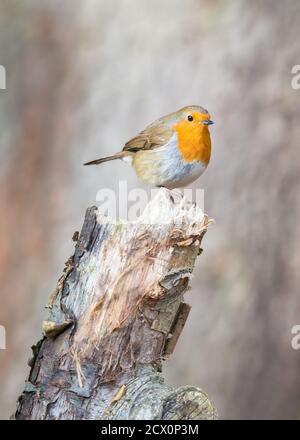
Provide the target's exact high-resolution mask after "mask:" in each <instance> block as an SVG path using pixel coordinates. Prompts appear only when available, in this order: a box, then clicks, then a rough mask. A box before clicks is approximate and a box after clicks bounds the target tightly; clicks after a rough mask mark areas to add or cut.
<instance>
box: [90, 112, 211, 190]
mask: <svg viewBox="0 0 300 440" xmlns="http://www.w3.org/2000/svg"><path fill="white" fill-rule="evenodd" d="M211 124H213V121H212V120H211V119H210V114H209V113H208V111H207V110H205V109H204V108H203V107H200V106H197V105H189V106H187V107H183V108H182V109H180V110H178V111H177V112H174V113H171V114H169V115H166V116H163V117H161V118H159V119H157V120H156V121H155V122H153V123H152V124H150V125H148V126H147V127H146V128H145V129H144V130H143V131H141V132H140V133H139V134H138V135H137V136H136V137H134V138H132V139H131V140H130V141H128V142H127V143H126V144H125V146H124V148H123V150H122V151H120V152H119V153H116V154H114V155H112V156H107V157H103V158H101V159H96V160H93V161H91V162H87V163H85V164H84V165H98V164H100V163H103V162H107V161H110V160H115V159H121V160H123V161H125V162H128V163H130V164H131V165H132V166H133V168H134V169H135V171H136V174H137V175H138V176H139V177H140V178H141V179H142V180H144V181H145V182H147V183H149V184H150V185H154V186H157V187H161V186H164V187H166V188H168V189H174V188H181V187H184V186H186V185H188V184H189V183H191V182H193V181H194V180H196V179H197V178H198V177H200V176H201V174H202V173H203V172H204V171H205V169H206V167H207V165H208V163H209V160H210V153H211V140H210V134H209V129H208V126H209V125H211Z"/></svg>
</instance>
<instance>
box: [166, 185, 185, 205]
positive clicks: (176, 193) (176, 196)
mask: <svg viewBox="0 0 300 440" xmlns="http://www.w3.org/2000/svg"><path fill="white" fill-rule="evenodd" d="M168 191H169V196H170V199H171V200H172V202H173V203H175V201H177V200H178V201H180V200H182V199H183V192H182V190H181V189H179V188H172V189H168Z"/></svg>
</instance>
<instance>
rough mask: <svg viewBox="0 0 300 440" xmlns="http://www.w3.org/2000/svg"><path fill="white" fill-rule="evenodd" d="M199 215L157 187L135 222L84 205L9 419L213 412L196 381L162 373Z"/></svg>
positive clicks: (181, 320) (182, 317)
mask: <svg viewBox="0 0 300 440" xmlns="http://www.w3.org/2000/svg"><path fill="white" fill-rule="evenodd" d="M177 196H178V195H177ZM208 224H209V220H208V218H207V216H205V215H204V214H203V212H202V211H201V210H200V208H198V207H197V206H195V205H194V204H192V203H190V202H187V201H186V200H185V199H184V198H183V197H182V196H178V197H176V198H175V199H174V197H173V193H172V192H170V191H168V190H166V189H164V188H162V189H160V190H159V191H158V193H157V195H156V196H155V197H154V198H153V200H152V201H150V203H149V204H148V205H147V207H146V209H145V211H144V213H143V214H142V216H141V217H139V218H138V219H137V220H136V221H134V222H122V221H120V222H115V221H112V220H111V219H109V218H107V217H105V216H103V215H102V214H101V213H100V212H99V211H98V209H97V208H96V207H92V208H89V209H88V210H87V212H86V216H85V221H84V225H83V228H82V231H81V233H80V235H79V237H75V240H76V241H77V243H76V247H75V253H74V255H73V256H72V257H71V258H70V259H69V260H68V261H67V263H66V267H65V269H64V273H63V276H62V277H61V278H60V280H59V282H58V284H57V287H56V289H55V292H54V293H53V294H52V296H51V298H50V300H49V304H48V307H49V317H48V319H47V321H44V323H43V334H44V336H43V338H42V339H41V340H40V341H39V342H38V343H37V344H36V345H35V346H33V347H32V350H33V358H32V359H31V360H30V366H31V371H30V374H29V378H28V381H27V382H26V385H25V389H24V391H23V394H22V395H21V396H20V398H19V401H18V405H17V411H16V414H15V418H16V419H35V420H39V419H42V420H45V419H55V420H57V419H64V420H65V419H98V420H99V419H110V420H112V419H113V420H118V419H122V420H136V419H148V420H157V419H164V420H171V419H176V420H180V419H194V420H199V419H214V418H216V410H215V407H214V405H213V404H212V403H211V401H210V400H209V399H208V397H207V396H206V394H205V393H204V392H203V391H201V390H200V389H198V388H195V387H192V386H185V387H180V388H178V389H175V390H173V389H172V388H171V387H169V386H167V385H166V384H165V383H164V380H163V377H162V374H161V364H162V360H163V359H166V358H168V357H169V356H170V355H171V354H172V352H173V350H174V348H175V345H176V342H177V340H178V337H179V335H180V333H181V331H182V328H183V326H184V324H185V321H186V319H187V316H188V313H189V310H190V306H189V305H188V304H186V303H185V302H183V294H184V293H185V291H186V290H187V288H188V283H189V279H190V277H191V274H192V271H193V268H194V264H195V260H196V258H197V255H199V254H200V252H201V248H200V245H201V240H202V237H203V235H204V233H205V232H206V230H207V226H208ZM195 337H196V335H195Z"/></svg>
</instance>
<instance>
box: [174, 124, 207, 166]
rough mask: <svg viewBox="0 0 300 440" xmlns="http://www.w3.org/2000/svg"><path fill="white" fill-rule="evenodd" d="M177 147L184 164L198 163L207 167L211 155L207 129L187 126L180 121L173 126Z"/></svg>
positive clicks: (198, 126) (204, 126) (201, 126)
mask: <svg viewBox="0 0 300 440" xmlns="http://www.w3.org/2000/svg"><path fill="white" fill-rule="evenodd" d="M174 129H175V130H176V132H177V137H178V147H179V150H180V152H181V154H182V157H183V159H184V160H185V161H186V162H193V161H200V162H202V163H203V164H204V165H208V163H209V160H210V154H211V140H210V134H209V130H208V127H207V126H206V125H202V124H189V123H188V122H186V121H184V120H182V121H180V122H178V123H177V124H175V126H174Z"/></svg>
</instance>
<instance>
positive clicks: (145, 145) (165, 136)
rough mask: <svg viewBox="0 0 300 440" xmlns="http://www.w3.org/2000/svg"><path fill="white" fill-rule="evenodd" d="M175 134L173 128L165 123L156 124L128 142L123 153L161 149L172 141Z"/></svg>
mask: <svg viewBox="0 0 300 440" xmlns="http://www.w3.org/2000/svg"><path fill="white" fill-rule="evenodd" d="M173 133H174V131H173V130H172V128H170V127H168V126H166V125H165V124H163V123H157V122H156V123H155V124H151V125H149V126H148V127H146V128H145V130H143V131H141V132H140V133H139V134H138V135H137V136H135V137H134V138H132V139H130V141H128V142H126V144H125V146H124V148H123V151H132V152H137V151H139V150H152V149H154V148H157V147H161V146H163V145H165V144H166V143H167V142H168V141H169V140H170V139H171V137H172V135H173Z"/></svg>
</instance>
